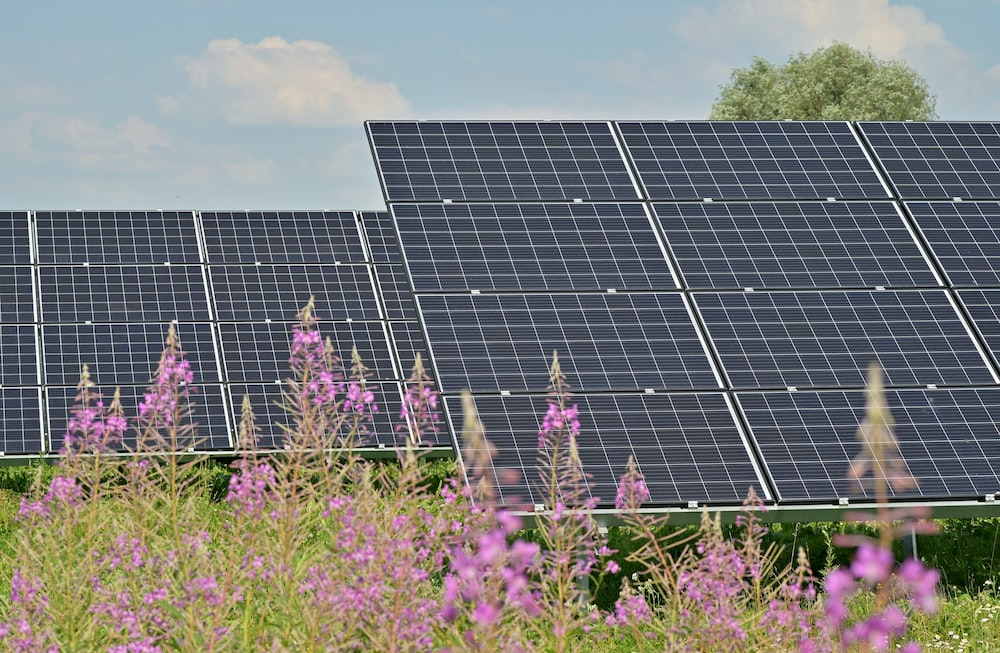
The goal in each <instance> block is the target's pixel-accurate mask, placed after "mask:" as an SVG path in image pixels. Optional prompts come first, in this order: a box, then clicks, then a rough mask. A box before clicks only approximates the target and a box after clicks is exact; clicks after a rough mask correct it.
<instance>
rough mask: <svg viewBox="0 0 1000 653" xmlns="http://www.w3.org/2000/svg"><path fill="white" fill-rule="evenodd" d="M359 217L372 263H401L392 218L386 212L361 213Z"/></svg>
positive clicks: (401, 259) (401, 258)
mask: <svg viewBox="0 0 1000 653" xmlns="http://www.w3.org/2000/svg"><path fill="white" fill-rule="evenodd" d="M360 215H361V224H362V226H363V227H364V230H365V240H366V241H368V249H369V251H370V252H371V260H372V262H373V263H402V262H403V256H402V255H401V254H400V253H399V242H397V240H396V226H395V225H394V224H393V223H392V216H391V215H389V213H388V212H386V211H361V212H360Z"/></svg>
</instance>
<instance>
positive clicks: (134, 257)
mask: <svg viewBox="0 0 1000 653" xmlns="http://www.w3.org/2000/svg"><path fill="white" fill-rule="evenodd" d="M35 224H36V225H37V230H38V262H39V263H43V264H44V263H51V264H60V265H68V264H74V263H92V264H102V263H103V264H136V263H147V264H158V263H200V262H201V258H200V255H199V252H198V236H197V233H196V229H195V223H194V214H193V213H192V212H190V211H186V212H178V211H39V212H38V213H36V214H35Z"/></svg>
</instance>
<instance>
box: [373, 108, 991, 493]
mask: <svg viewBox="0 0 1000 653" xmlns="http://www.w3.org/2000/svg"><path fill="white" fill-rule="evenodd" d="M367 130H368V135H369V139H370V144H371V147H372V151H373V154H374V157H375V161H376V165H377V167H378V169H379V174H380V178H381V181H382V187H383V192H384V194H385V198H386V201H387V203H388V206H389V212H390V216H391V221H392V222H393V223H394V227H395V230H396V231H397V232H398V238H399V243H400V245H401V250H400V252H399V254H400V257H399V258H398V259H393V260H392V263H393V264H398V265H401V267H402V271H404V272H405V274H406V276H407V277H408V281H409V284H410V287H411V288H412V290H413V291H414V295H415V298H416V302H415V303H416V324H418V325H419V327H420V329H421V331H422V332H423V334H424V335H425V336H426V342H427V345H428V347H429V353H430V355H431V360H432V362H433V365H434V370H435V372H436V374H437V376H438V378H439V380H440V386H441V390H442V391H443V393H444V395H445V401H444V406H445V413H446V415H447V416H448V419H449V421H450V424H451V427H452V433H453V434H454V433H455V432H456V431H457V430H458V427H459V426H460V424H461V404H460V401H459V398H458V394H459V392H460V391H461V390H463V389H470V390H471V391H472V392H473V394H474V397H475V400H476V403H477V407H478V411H479V414H480V416H481V418H482V419H483V422H484V424H485V426H486V430H487V435H488V437H490V439H491V440H492V443H493V445H494V446H495V447H496V453H495V455H494V457H493V467H494V472H495V475H496V479H497V480H498V482H499V484H500V488H499V489H500V492H501V494H502V495H503V499H504V501H505V502H507V503H511V504H521V503H524V502H529V503H534V504H537V503H540V502H543V501H544V498H543V497H544V492H543V493H539V490H538V488H537V483H536V482H535V472H534V467H535V465H536V462H537V456H538V453H537V439H538V429H539V426H540V418H541V416H542V415H543V414H544V412H545V396H546V391H547V387H548V382H549V380H548V376H547V369H548V364H549V363H550V361H551V354H552V351H553V350H556V351H558V354H559V360H560V363H561V368H562V370H563V372H564V373H565V374H566V376H567V379H568V382H569V384H570V385H571V387H572V389H573V391H574V392H575V393H576V394H575V397H574V399H573V401H575V402H577V403H578V404H579V405H580V412H581V421H582V430H581V433H580V436H579V440H578V444H579V448H580V457H581V460H582V462H583V465H584V468H585V469H586V471H587V472H589V473H590V474H591V475H592V477H593V480H594V492H595V494H596V495H598V496H599V497H601V502H600V504H599V505H608V504H610V502H611V501H612V500H613V497H614V496H615V491H616V486H617V479H618V478H619V476H620V475H621V474H622V473H623V472H624V470H625V465H626V462H627V460H628V458H629V457H630V456H633V457H634V458H635V460H636V463H637V465H638V467H639V469H640V470H641V471H642V472H643V474H644V475H645V476H646V479H647V483H648V484H649V485H650V491H651V503H653V504H656V505H677V504H679V505H688V504H689V503H690V502H698V503H715V504H730V505H734V504H738V503H739V502H740V501H741V500H742V499H743V497H744V496H745V495H746V492H747V490H748V488H749V487H750V486H753V487H755V489H756V490H757V492H758V494H760V495H761V496H764V497H765V498H767V499H768V500H771V501H775V502H778V503H802V502H807V503H834V504H836V503H837V502H839V501H841V500H843V499H870V498H872V488H871V487H870V486H867V485H865V484H855V483H850V482H849V481H848V480H847V471H848V468H849V465H850V463H851V461H852V460H853V459H855V458H857V457H858V456H859V455H860V447H861V445H860V444H859V443H858V442H857V441H856V439H855V434H856V431H857V427H858V424H859V422H860V419H861V416H862V415H863V412H864V398H865V393H864V386H865V379H866V377H865V373H866V369H867V367H868V364H869V363H870V362H871V361H873V360H877V361H879V362H880V363H881V365H882V367H883V368H884V369H885V382H886V385H887V387H888V388H889V389H888V391H887V400H888V401H889V404H890V407H891V408H892V409H893V412H894V414H895V416H896V430H897V436H898V438H899V440H900V449H901V455H902V457H903V460H904V462H905V463H906V465H907V466H908V469H909V471H910V473H911V474H912V475H913V476H914V477H915V478H916V479H917V481H918V486H917V487H916V488H914V489H907V490H903V489H900V490H899V496H901V497H910V498H917V497H919V498H921V499H924V500H935V499H956V498H959V499H970V500H971V499H977V498H978V499H982V498H983V497H986V496H992V495H993V494H995V493H998V492H1000V466H998V465H997V463H996V461H997V460H1000V430H998V428H997V426H996V423H997V419H996V418H997V412H996V411H997V409H998V408H1000V404H998V400H1000V368H998V364H1000V309H998V308H997V307H998V306H1000V195H998V192H1000V131H998V125H997V124H993V123H872V122H869V123H858V124H851V123H847V122H790V121H789V122H475V123H465V122H423V121H421V122H369V123H367ZM581 184H582V186H581ZM378 226H379V229H380V233H384V232H387V231H389V230H390V229H391V227H390V225H389V224H388V220H382V221H379V224H378ZM398 273H399V270H395V271H394V275H396V274H398ZM454 444H455V445H456V447H457V446H458V445H459V443H458V442H457V439H456V441H455V442H454ZM512 478H517V479H518V480H516V481H515V480H511V479H512Z"/></svg>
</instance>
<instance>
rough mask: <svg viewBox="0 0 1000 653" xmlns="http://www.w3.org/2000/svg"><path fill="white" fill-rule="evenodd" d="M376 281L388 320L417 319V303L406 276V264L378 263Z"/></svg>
mask: <svg viewBox="0 0 1000 653" xmlns="http://www.w3.org/2000/svg"><path fill="white" fill-rule="evenodd" d="M373 267H374V268H375V282H376V284H377V285H378V289H379V295H380V296H381V297H382V303H383V307H384V308H385V318H386V319H387V320H401V321H407V320H416V319H417V305H416V304H414V303H413V291H412V290H410V280H409V279H408V278H407V277H406V266H403V265H398V264H393V265H381V264H376V265H374V266H373Z"/></svg>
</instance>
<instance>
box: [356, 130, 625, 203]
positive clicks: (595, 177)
mask: <svg viewBox="0 0 1000 653" xmlns="http://www.w3.org/2000/svg"><path fill="white" fill-rule="evenodd" d="M365 126H366V127H367V129H368V135H369V138H370V141H371V145H372V150H373V152H374V154H375V163H376V166H377V167H378V169H379V173H380V177H381V179H382V184H383V190H384V193H385V197H386V200H387V201H388V202H390V203H391V202H414V201H418V202H419V201H428V200H430V201H435V200H454V201H501V200H516V201H521V202H524V201H534V200H564V201H569V200H573V199H581V200H630V199H633V200H634V199H639V195H638V192H637V190H636V187H635V185H634V184H633V182H632V179H631V176H630V174H629V171H628V167H627V166H626V164H625V160H624V158H623V157H622V153H621V150H620V149H619V147H618V143H617V142H616V140H615V137H614V135H613V134H612V132H611V126H610V124H609V123H607V122H556V121H553V122H548V121H546V122H500V121H497V122H423V121H421V122H367V123H365Z"/></svg>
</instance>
